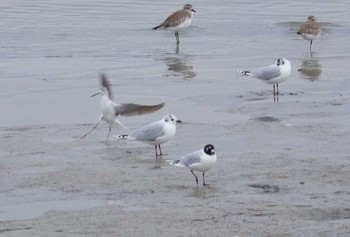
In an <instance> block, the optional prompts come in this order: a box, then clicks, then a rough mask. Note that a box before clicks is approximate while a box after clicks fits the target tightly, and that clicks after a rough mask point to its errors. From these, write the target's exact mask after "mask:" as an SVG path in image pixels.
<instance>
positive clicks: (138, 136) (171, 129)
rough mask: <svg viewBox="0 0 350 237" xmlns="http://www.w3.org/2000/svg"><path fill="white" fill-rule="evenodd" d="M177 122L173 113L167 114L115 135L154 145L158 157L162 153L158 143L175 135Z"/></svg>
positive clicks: (166, 140)
mask: <svg viewBox="0 0 350 237" xmlns="http://www.w3.org/2000/svg"><path fill="white" fill-rule="evenodd" d="M177 123H181V121H180V120H178V119H177V118H176V117H175V116H174V115H172V114H168V115H166V116H164V117H163V118H162V119H161V120H159V121H157V122H154V123H150V124H148V125H146V126H143V127H141V128H138V129H135V130H133V131H131V132H130V133H129V134H126V135H117V136H115V137H117V138H119V139H124V140H127V141H130V140H136V141H140V142H144V143H147V144H151V145H154V148H155V151H156V158H158V157H159V156H162V155H163V153H162V150H161V148H160V144H163V143H165V142H168V141H169V140H170V139H172V138H173V137H174V136H175V133H176V124H177ZM157 147H158V148H159V154H158V152H157Z"/></svg>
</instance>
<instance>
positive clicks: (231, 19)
mask: <svg viewBox="0 0 350 237" xmlns="http://www.w3.org/2000/svg"><path fill="white" fill-rule="evenodd" d="M192 4H193V7H194V8H195V9H196V10H197V13H195V16H194V19H193V22H192V26H191V27H190V29H188V30H186V31H185V32H183V33H181V34H180V39H181V44H180V47H179V51H180V53H179V54H175V50H176V45H175V37H174V35H173V33H172V32H167V31H152V30H150V29H151V28H152V26H154V25H157V24H158V23H159V22H161V21H162V20H163V19H164V18H165V17H166V16H167V15H168V14H169V13H170V12H172V11H173V10H175V9H178V8H181V6H179V4H178V3H164V2H162V1H152V2H148V1H141V2H137V3H136V2H134V1H118V2H115V1H104V2H103V3H100V2H98V1H82V2H80V1H74V2H71V1H60V3H51V2H47V1H31V2H30V3H28V2H27V1H7V2H6V4H5V3H2V7H1V8H2V9H1V10H2V14H1V16H0V22H1V23H0V24H1V27H0V34H1V35H2V39H1V42H0V48H1V54H0V72H1V75H2V77H1V79H0V82H1V88H0V97H1V98H2V99H1V101H0V112H1V114H2V116H1V117H0V124H1V125H2V126H12V125H21V124H42V123H45V124H51V123H91V122H92V121H95V120H96V113H98V106H97V99H95V100H94V99H90V98H89V97H88V96H89V95H90V94H92V93H93V92H95V91H96V90H97V89H98V86H99V85H98V79H97V78H98V74H99V73H101V72H104V73H106V74H107V75H108V76H109V77H110V79H111V81H112V83H113V84H115V85H116V86H115V88H114V90H116V91H117V92H116V95H117V96H116V98H117V100H120V101H134V102H139V101H141V100H142V101H145V102H149V103H153V102H158V101H159V98H157V97H158V96H160V97H165V98H166V97H167V96H169V97H175V98H181V97H184V96H187V95H188V94H191V95H202V94H204V93H210V92H211V91H210V90H208V89H207V88H208V87H211V89H212V91H214V90H215V91H226V92H227V91H231V92H232V93H240V92H245V91H256V90H262V89H265V90H269V89H270V85H264V84H261V83H259V82H247V80H243V79H242V78H241V77H239V76H238V75H237V74H236V71H237V70H239V69H255V68H258V67H261V66H265V65H269V64H272V63H273V62H274V61H275V59H276V58H277V57H280V56H283V57H287V58H288V59H290V60H291V62H292V69H293V74H292V76H291V78H290V79H289V80H288V81H287V82H285V83H284V84H283V85H282V86H281V89H282V90H285V91H288V92H295V91H303V90H304V88H305V84H306V83H308V82H307V81H305V80H300V79H309V80H310V81H313V82H314V81H318V82H319V83H321V84H323V85H317V86H316V85H313V87H314V86H315V87H318V86H319V87H321V88H327V87H328V83H332V86H334V87H335V88H344V87H345V86H346V85H348V82H347V81H348V80H346V79H347V73H346V72H347V64H348V62H349V53H350V50H349V44H348V42H349V38H350V36H349V35H350V25H349V24H350V23H349V22H350V21H349V20H350V19H349V18H350V17H349V16H348V14H347V13H348V12H349V10H350V6H349V4H348V3H347V2H346V1H332V2H327V1H321V2H320V1H308V2H305V1H289V2H285V3H283V2H280V1H265V2H263V3H260V2H259V1H248V2H247V1H239V2H237V1H235V2H232V1H222V2H220V4H217V2H215V1H204V2H202V1H201V2H193V3H192ZM316 4H317V7H314V5H316ZM310 9H312V10H310ZM310 14H314V15H316V16H317V18H318V19H319V21H320V22H321V24H322V27H323V28H324V31H323V34H322V35H321V37H320V38H319V39H317V40H316V41H315V42H314V45H313V50H314V52H313V55H312V57H311V56H310V54H309V52H308V42H307V41H305V40H303V39H301V38H300V37H298V36H297V35H296V34H295V31H296V29H297V27H298V24H299V23H300V22H304V21H305V19H306V16H307V15H310ZM182 79H184V80H182ZM246 82H247V84H245V83H246ZM184 87H186V88H188V90H186V89H184ZM214 88H215V89H214ZM203 90H204V91H205V92H204V91H203ZM57 108H60V109H59V110H57ZM169 110H171V108H169ZM176 112H177V111H176Z"/></svg>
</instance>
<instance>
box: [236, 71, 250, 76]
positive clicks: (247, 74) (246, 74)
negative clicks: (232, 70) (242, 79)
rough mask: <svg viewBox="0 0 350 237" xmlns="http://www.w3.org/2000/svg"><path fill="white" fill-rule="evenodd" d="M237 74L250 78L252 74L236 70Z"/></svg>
mask: <svg viewBox="0 0 350 237" xmlns="http://www.w3.org/2000/svg"><path fill="white" fill-rule="evenodd" d="M238 73H239V74H241V75H244V76H251V75H252V73H251V72H250V71H241V70H238Z"/></svg>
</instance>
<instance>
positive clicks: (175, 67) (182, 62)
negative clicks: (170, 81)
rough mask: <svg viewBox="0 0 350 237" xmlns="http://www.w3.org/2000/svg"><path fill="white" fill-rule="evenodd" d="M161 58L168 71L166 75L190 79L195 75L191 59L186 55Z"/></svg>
mask: <svg viewBox="0 0 350 237" xmlns="http://www.w3.org/2000/svg"><path fill="white" fill-rule="evenodd" d="M163 60H164V62H165V64H166V65H167V67H168V71H169V72H170V73H169V74H166V76H183V79H192V78H194V77H195V76H196V75H197V72H195V71H194V68H193V65H192V61H191V60H190V59H189V58H188V56H186V55H174V56H169V57H166V58H164V59H163ZM171 72H174V73H171Z"/></svg>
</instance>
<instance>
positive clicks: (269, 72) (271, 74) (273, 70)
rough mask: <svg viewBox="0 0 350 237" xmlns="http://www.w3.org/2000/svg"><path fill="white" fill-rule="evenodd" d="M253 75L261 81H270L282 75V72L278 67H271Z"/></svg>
mask: <svg viewBox="0 0 350 237" xmlns="http://www.w3.org/2000/svg"><path fill="white" fill-rule="evenodd" d="M253 75H254V77H256V78H258V79H260V80H264V81H268V80H270V79H272V78H276V77H278V76H279V75H281V71H280V70H279V68H278V67H277V66H276V65H270V66H267V67H264V68H261V69H260V70H259V71H257V72H254V73H253Z"/></svg>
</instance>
